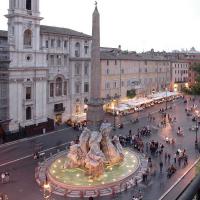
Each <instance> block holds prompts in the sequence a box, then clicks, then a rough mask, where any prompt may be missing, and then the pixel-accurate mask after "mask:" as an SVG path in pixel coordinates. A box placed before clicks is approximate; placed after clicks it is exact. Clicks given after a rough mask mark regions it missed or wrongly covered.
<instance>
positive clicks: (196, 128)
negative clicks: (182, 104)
mask: <svg viewBox="0 0 200 200" xmlns="http://www.w3.org/2000/svg"><path fill="white" fill-rule="evenodd" d="M195 112H196V127H195V131H196V137H195V148H196V149H198V137H197V132H198V125H199V124H198V115H199V111H198V110H196V111H195Z"/></svg>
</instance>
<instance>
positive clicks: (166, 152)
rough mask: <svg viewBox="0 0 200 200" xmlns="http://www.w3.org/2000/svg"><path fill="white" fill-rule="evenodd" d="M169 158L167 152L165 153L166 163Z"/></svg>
mask: <svg viewBox="0 0 200 200" xmlns="http://www.w3.org/2000/svg"><path fill="white" fill-rule="evenodd" d="M167 156H168V154H167V152H165V163H166V162H167Z"/></svg>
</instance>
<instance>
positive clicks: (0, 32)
mask: <svg viewBox="0 0 200 200" xmlns="http://www.w3.org/2000/svg"><path fill="white" fill-rule="evenodd" d="M0 37H8V31H3V30H0Z"/></svg>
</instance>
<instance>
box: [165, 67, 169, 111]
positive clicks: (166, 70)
mask: <svg viewBox="0 0 200 200" xmlns="http://www.w3.org/2000/svg"><path fill="white" fill-rule="evenodd" d="M167 71H168V70H167V68H166V73H165V92H166V93H165V94H166V97H165V98H166V101H165V102H166V103H165V110H167Z"/></svg>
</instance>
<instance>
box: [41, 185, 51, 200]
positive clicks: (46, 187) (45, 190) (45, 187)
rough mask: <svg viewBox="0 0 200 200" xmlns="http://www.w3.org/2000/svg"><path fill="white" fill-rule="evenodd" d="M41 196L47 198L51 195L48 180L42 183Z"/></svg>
mask: <svg viewBox="0 0 200 200" xmlns="http://www.w3.org/2000/svg"><path fill="white" fill-rule="evenodd" d="M43 197H44V199H47V200H49V198H50V197H51V186H50V184H49V183H48V182H45V183H44V185H43Z"/></svg>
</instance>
